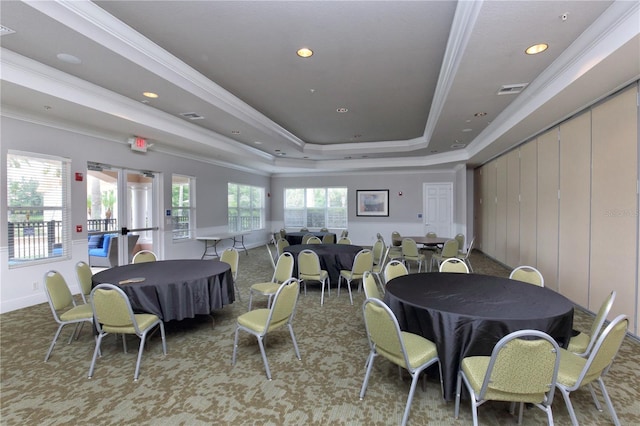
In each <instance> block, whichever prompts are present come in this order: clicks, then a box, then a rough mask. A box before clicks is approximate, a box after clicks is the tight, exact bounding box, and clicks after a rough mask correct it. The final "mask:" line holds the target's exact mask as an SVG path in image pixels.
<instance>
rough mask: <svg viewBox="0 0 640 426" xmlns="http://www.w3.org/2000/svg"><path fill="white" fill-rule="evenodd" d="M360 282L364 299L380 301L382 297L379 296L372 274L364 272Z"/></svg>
mask: <svg viewBox="0 0 640 426" xmlns="http://www.w3.org/2000/svg"><path fill="white" fill-rule="evenodd" d="M362 282H363V283H364V285H363V287H364V297H365V298H367V299H372V298H374V299H380V300H382V295H381V294H380V290H379V289H378V283H377V282H376V279H375V278H374V276H373V274H372V273H371V272H369V271H365V273H364V275H363V276H362Z"/></svg>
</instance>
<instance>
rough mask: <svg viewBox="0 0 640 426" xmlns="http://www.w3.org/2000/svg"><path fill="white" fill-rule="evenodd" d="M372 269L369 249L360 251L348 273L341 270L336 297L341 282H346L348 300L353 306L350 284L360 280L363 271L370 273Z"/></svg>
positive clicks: (371, 256) (371, 255)
mask: <svg viewBox="0 0 640 426" xmlns="http://www.w3.org/2000/svg"><path fill="white" fill-rule="evenodd" d="M372 268H373V253H372V252H371V250H369V249H362V250H360V251H359V252H358V254H356V257H355V259H354V260H353V267H352V268H351V270H350V271H348V270H341V271H340V276H339V277H338V297H340V286H341V283H342V281H343V280H344V281H346V282H347V289H348V290H349V300H350V301H351V304H352V305H353V295H352V294H351V282H352V281H355V280H361V279H362V276H363V274H364V272H365V271H371V269H372Z"/></svg>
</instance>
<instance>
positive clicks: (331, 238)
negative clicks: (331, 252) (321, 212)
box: [322, 234, 336, 244]
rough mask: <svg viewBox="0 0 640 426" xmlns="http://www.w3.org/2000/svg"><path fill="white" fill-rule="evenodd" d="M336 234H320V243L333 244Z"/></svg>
mask: <svg viewBox="0 0 640 426" xmlns="http://www.w3.org/2000/svg"><path fill="white" fill-rule="evenodd" d="M335 242H336V234H324V235H323V236H322V244H335Z"/></svg>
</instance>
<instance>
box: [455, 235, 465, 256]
mask: <svg viewBox="0 0 640 426" xmlns="http://www.w3.org/2000/svg"><path fill="white" fill-rule="evenodd" d="M453 239H454V240H456V241H457V242H458V254H462V253H464V234H456V236H455V237H453Z"/></svg>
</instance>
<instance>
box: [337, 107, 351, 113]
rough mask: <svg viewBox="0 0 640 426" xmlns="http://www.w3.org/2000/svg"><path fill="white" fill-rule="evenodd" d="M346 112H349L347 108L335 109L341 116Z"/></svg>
mask: <svg viewBox="0 0 640 426" xmlns="http://www.w3.org/2000/svg"><path fill="white" fill-rule="evenodd" d="M347 111H349V108H345V107H340V108H338V109H336V112H339V113H341V114H342V113H345V112H347Z"/></svg>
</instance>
